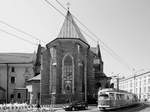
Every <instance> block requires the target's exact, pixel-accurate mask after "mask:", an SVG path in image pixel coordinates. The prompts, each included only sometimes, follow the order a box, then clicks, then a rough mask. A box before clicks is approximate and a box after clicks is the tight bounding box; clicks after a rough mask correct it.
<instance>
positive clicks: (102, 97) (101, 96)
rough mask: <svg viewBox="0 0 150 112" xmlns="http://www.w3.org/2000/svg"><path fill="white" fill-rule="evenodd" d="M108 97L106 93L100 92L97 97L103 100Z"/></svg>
mask: <svg viewBox="0 0 150 112" xmlns="http://www.w3.org/2000/svg"><path fill="white" fill-rule="evenodd" d="M108 98H109V96H108V95H107V94H101V95H99V99H100V100H104V99H108Z"/></svg>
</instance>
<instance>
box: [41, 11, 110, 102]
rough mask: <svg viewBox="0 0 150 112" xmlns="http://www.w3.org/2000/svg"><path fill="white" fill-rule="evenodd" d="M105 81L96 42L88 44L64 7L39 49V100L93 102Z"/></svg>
mask: <svg viewBox="0 0 150 112" xmlns="http://www.w3.org/2000/svg"><path fill="white" fill-rule="evenodd" d="M109 82H110V78H109V77H107V76H106V75H105V74H104V73H103V61H102V57H101V52H100V46H99V44H98V45H97V46H96V47H94V48H93V47H90V45H89V44H88V42H87V40H86V38H85V37H84V36H83V34H82V33H81V31H80V29H79V27H78V26H77V24H76V23H75V21H74V19H73V16H72V14H71V13H70V11H68V12H67V15H66V17H65V20H64V23H63V25H62V28H61V30H60V33H59V34H58V36H57V38H56V39H54V40H53V41H51V42H49V43H48V44H47V45H46V47H45V49H44V50H42V55H41V82H40V103H41V104H50V103H68V102H73V101H87V102H89V103H94V102H95V101H96V99H97V91H98V89H99V88H106V87H109V85H110V84H109Z"/></svg>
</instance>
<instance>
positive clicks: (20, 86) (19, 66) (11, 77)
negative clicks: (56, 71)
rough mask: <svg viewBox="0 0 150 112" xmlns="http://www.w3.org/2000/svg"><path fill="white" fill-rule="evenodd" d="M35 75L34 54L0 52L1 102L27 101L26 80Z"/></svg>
mask: <svg viewBox="0 0 150 112" xmlns="http://www.w3.org/2000/svg"><path fill="white" fill-rule="evenodd" d="M33 75H34V72H33V54H30V53H0V88H1V89H0V101H1V103H9V102H19V103H22V102H26V101H27V89H26V88H25V85H26V80H28V79H29V78H31V77H33ZM2 96H3V97H2Z"/></svg>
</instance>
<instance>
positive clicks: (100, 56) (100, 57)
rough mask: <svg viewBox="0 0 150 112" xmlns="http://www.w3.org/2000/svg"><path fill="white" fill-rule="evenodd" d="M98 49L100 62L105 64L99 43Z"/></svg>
mask: <svg viewBox="0 0 150 112" xmlns="http://www.w3.org/2000/svg"><path fill="white" fill-rule="evenodd" d="M97 49H98V53H97V55H98V58H99V59H100V62H103V61H102V55H101V50H100V45H99V43H97Z"/></svg>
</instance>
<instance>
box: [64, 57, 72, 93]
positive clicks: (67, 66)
mask: <svg viewBox="0 0 150 112" xmlns="http://www.w3.org/2000/svg"><path fill="white" fill-rule="evenodd" d="M62 63H63V66H62V92H63V93H65V94H70V93H73V92H74V63H73V57H72V56H71V55H69V54H67V55H65V56H64V58H63V62H62Z"/></svg>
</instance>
